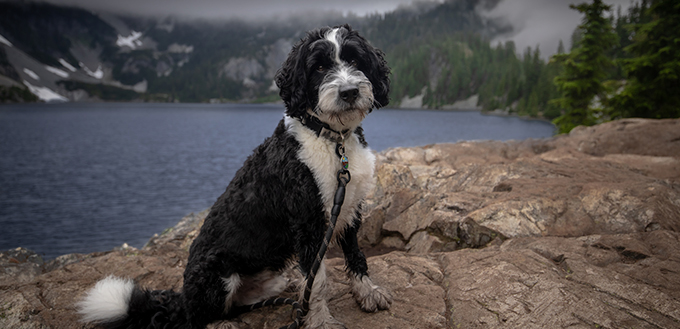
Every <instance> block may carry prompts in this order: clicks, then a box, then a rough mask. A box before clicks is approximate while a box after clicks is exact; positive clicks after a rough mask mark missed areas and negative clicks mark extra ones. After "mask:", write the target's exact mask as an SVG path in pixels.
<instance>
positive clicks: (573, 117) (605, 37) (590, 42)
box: [553, 0, 617, 133]
mask: <svg viewBox="0 0 680 329" xmlns="http://www.w3.org/2000/svg"><path fill="white" fill-rule="evenodd" d="M569 7H570V8H572V9H575V10H577V11H579V12H580V13H583V14H584V17H583V20H582V23H581V25H579V27H578V29H579V31H580V32H581V33H580V34H581V39H580V40H579V42H578V43H577V44H576V45H575V46H574V45H572V46H574V47H573V48H572V50H571V52H570V53H567V54H557V55H555V56H553V60H554V61H556V62H559V63H561V64H562V66H563V71H562V74H561V75H559V76H557V77H556V78H555V80H554V83H555V85H556V86H557V88H558V89H559V91H560V92H561V94H562V97H561V98H558V99H555V100H554V101H553V103H554V104H557V105H558V106H560V107H561V108H562V109H563V113H562V115H561V116H559V117H557V118H556V119H555V120H553V123H554V124H555V125H556V126H557V128H558V131H559V132H560V133H568V132H569V131H571V130H572V129H573V128H574V127H576V126H579V125H593V124H595V123H596V122H597V117H596V116H595V115H594V113H593V111H592V110H591V109H590V104H591V102H592V100H593V98H594V97H595V96H600V99H605V98H606V97H605V96H604V91H605V88H604V86H603V85H602V80H603V79H605V78H606V77H607V68H608V67H611V66H612V65H613V64H612V60H611V59H610V58H608V57H607V53H608V52H609V51H610V50H611V48H612V47H614V46H615V45H616V44H617V36H616V34H615V33H614V31H613V28H612V26H611V21H610V20H609V19H608V18H606V17H604V13H605V12H607V11H609V10H610V9H611V6H609V5H606V4H604V3H603V2H602V0H593V3H592V4H587V3H582V4H579V5H570V6H569Z"/></svg>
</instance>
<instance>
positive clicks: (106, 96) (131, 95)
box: [58, 81, 140, 101]
mask: <svg viewBox="0 0 680 329" xmlns="http://www.w3.org/2000/svg"><path fill="white" fill-rule="evenodd" d="M58 84H60V85H62V86H63V87H64V88H66V90H68V91H74V90H78V89H82V90H85V91H86V92H87V93H88V94H90V95H91V96H93V97H99V99H101V100H105V101H132V100H135V99H139V98H140V95H139V94H138V93H136V92H134V91H132V90H127V89H121V88H117V87H113V86H107V85H103V84H91V83H84V82H78V81H59V82H58Z"/></svg>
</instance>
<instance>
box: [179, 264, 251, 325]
mask: <svg viewBox="0 0 680 329" xmlns="http://www.w3.org/2000/svg"><path fill="white" fill-rule="evenodd" d="M238 278H239V277H238V275H225V276H224V277H220V273H219V271H216V270H215V268H213V267H211V266H210V265H209V263H206V262H203V263H199V262H196V263H194V264H192V263H189V264H188V265H187V268H186V270H185V271H184V288H183V291H182V297H183V298H184V307H185V309H186V312H187V318H188V320H189V322H190V323H191V328H205V327H206V325H208V324H209V323H212V322H215V321H217V320H219V319H221V318H223V316H224V314H225V313H226V309H227V307H230V306H231V303H232V299H233V293H234V290H236V289H238V286H239V283H238ZM229 289H231V290H230V291H228V290H229ZM227 303H228V304H229V305H227Z"/></svg>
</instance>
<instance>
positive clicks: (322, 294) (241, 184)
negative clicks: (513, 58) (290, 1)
mask: <svg viewBox="0 0 680 329" xmlns="http://www.w3.org/2000/svg"><path fill="white" fill-rule="evenodd" d="M388 75H389V68H388V67H387V63H386V62H385V60H384V58H383V53H382V52H381V51H380V50H378V49H376V48H374V47H373V46H371V45H370V44H369V43H368V42H367V41H366V39H364V38H363V37H362V36H360V35H359V34H358V33H357V32H356V31H354V30H352V29H351V27H349V26H348V25H345V26H339V27H334V28H321V29H317V30H314V31H311V32H309V33H308V34H307V36H306V37H305V38H304V39H302V40H301V41H300V42H298V43H297V44H296V45H295V46H294V47H293V50H292V51H291V53H290V55H289V57H288V59H287V60H286V61H285V62H284V64H283V66H282V68H281V69H280V70H279V72H278V73H277V76H276V84H277V85H278V87H279V88H280V95H281V98H282V99H283V101H284V103H285V105H286V112H285V115H284V118H283V119H282V120H281V122H279V124H278V126H277V127H276V130H275V131H274V134H273V135H272V136H271V137H269V138H267V139H266V140H265V141H264V143H263V144H262V145H260V146H259V147H258V148H256V149H255V151H254V153H253V154H252V155H251V156H250V157H249V158H248V159H247V160H246V161H245V163H244V165H243V167H242V168H241V169H240V170H239V171H238V172H237V173H236V175H235V177H234V179H233V180H232V181H231V183H230V184H229V186H228V187H227V190H226V192H224V194H222V196H220V197H219V199H218V200H217V202H216V203H215V205H213V207H212V209H211V210H210V213H209V215H208V216H207V218H206V220H205V223H204V225H203V227H202V228H201V232H200V234H199V236H198V237H197V238H196V240H195V241H194V242H193V244H192V245H191V250H190V255H189V260H188V263H187V266H186V269H185V272H184V287H183V291H182V292H181V293H177V292H172V291H148V290H145V289H141V288H139V287H137V286H135V284H134V283H133V282H132V281H130V280H126V279H120V278H115V277H108V278H106V279H103V280H102V281H99V282H98V283H97V284H96V286H95V287H94V288H92V289H91V290H90V291H89V292H88V293H87V295H86V296H85V297H84V299H83V300H82V301H81V302H80V303H79V304H78V306H79V312H80V313H81V315H82V316H83V320H84V321H86V322H97V323H99V324H102V325H104V326H106V327H114V328H204V327H205V326H206V325H208V324H210V323H212V322H215V321H217V320H220V319H223V318H224V317H225V314H226V313H228V311H229V310H230V308H232V306H238V305H249V304H252V303H255V302H258V301H261V300H264V299H266V298H269V297H272V296H276V295H278V294H279V293H281V292H282V291H283V290H284V289H285V288H286V286H287V281H286V280H285V279H284V278H283V277H282V276H281V274H282V272H283V271H284V270H285V269H286V268H288V267H289V266H290V264H291V263H292V262H293V261H295V260H297V261H298V262H299V269H300V270H301V272H302V274H303V275H306V274H307V273H308V272H309V271H310V269H311V267H312V264H313V263H314V261H315V257H316V255H317V252H318V250H319V247H320V245H321V244H322V240H323V239H324V235H325V231H326V228H327V225H328V220H329V217H330V211H331V207H332V206H333V198H334V194H335V190H336V187H337V184H338V182H337V178H336V173H337V172H338V170H339V169H340V168H341V165H342V164H341V161H340V159H339V157H338V155H337V151H336V147H337V145H338V144H344V149H345V155H346V156H347V158H348V159H349V171H350V173H351V181H350V183H349V184H348V185H347V187H346V192H345V201H344V206H343V207H342V211H341V213H340V215H339V216H338V220H337V224H336V228H335V231H334V234H333V241H332V243H333V244H339V245H340V246H341V247H342V251H343V252H344V255H345V260H346V268H347V271H348V275H349V278H350V281H351V287H352V292H353V295H354V298H355V299H356V301H357V303H359V305H360V307H361V309H362V310H364V311H367V312H374V311H377V310H382V309H388V308H389V307H390V304H391V303H392V297H391V295H390V293H389V292H388V291H386V290H385V289H383V288H381V287H379V286H377V285H375V284H374V283H373V282H372V281H371V279H370V278H369V277H368V268H367V265H366V259H365V257H364V255H363V253H362V252H361V251H360V250H359V246H358V244H357V236H356V235H357V230H358V229H359V226H360V224H361V214H360V209H361V203H362V201H363V198H364V197H365V196H366V194H367V193H368V192H369V191H370V190H371V188H372V187H373V186H374V181H373V171H374V162H375V157H374V155H373V154H372V153H371V151H370V149H369V148H368V146H367V144H366V141H365V139H364V135H363V130H362V128H361V126H360V124H361V122H362V120H363V119H364V117H365V116H366V115H367V114H368V113H370V112H371V110H372V109H373V108H378V107H382V106H385V105H387V103H388V92H389V77H388ZM325 272H326V269H325V267H324V266H323V262H322V263H321V267H320V268H319V271H318V272H317V275H316V279H315V281H314V284H313V287H312V293H311V300H310V310H309V313H308V314H307V316H306V317H305V327H306V328H342V327H344V326H343V325H342V324H341V323H340V322H338V321H337V320H335V319H334V318H333V317H332V316H331V314H330V313H329V310H328V307H327V303H326V299H327V296H326V295H327V280H326V273H325ZM305 285H306V284H305V283H303V284H301V287H305Z"/></svg>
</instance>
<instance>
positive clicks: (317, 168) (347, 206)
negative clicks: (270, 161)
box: [286, 117, 375, 235]
mask: <svg viewBox="0 0 680 329" xmlns="http://www.w3.org/2000/svg"><path fill="white" fill-rule="evenodd" d="M286 125H287V126H288V127H289V131H290V132H292V133H293V134H294V135H295V138H296V139H297V140H298V142H299V143H300V150H299V151H298V154H297V156H298V159H299V160H300V161H302V162H303V163H304V164H306V165H307V167H309V169H310V170H311V171H312V174H313V175H314V180H315V181H316V184H317V186H318V187H319V193H320V194H321V195H320V196H321V199H322V200H323V203H324V208H325V210H326V217H327V218H329V217H330V211H331V208H332V207H333V200H334V196H335V192H336V190H337V187H338V180H337V173H338V171H339V170H340V168H341V166H342V163H341V160H340V158H339V157H338V156H337V154H336V152H335V147H336V144H335V143H333V142H331V141H328V140H326V139H324V138H318V137H317V136H316V135H315V134H314V133H313V132H312V131H311V130H309V129H306V128H305V127H303V126H302V124H300V122H299V121H297V120H294V119H291V118H289V117H286ZM345 155H346V156H347V159H348V160H349V172H350V175H351V180H350V182H349V183H348V184H347V187H346V189H345V201H344V203H343V206H342V210H341V212H340V216H338V221H337V223H336V229H335V234H337V233H338V232H343V231H344V230H345V227H346V226H347V225H349V224H351V222H352V219H353V218H354V214H355V213H356V211H357V210H358V209H359V205H360V203H361V201H362V200H363V199H364V197H366V195H367V194H368V193H369V192H370V191H371V189H372V188H373V186H374V184H375V183H374V181H373V172H374V166H375V156H374V155H373V153H371V151H370V149H368V148H364V147H363V146H362V145H361V143H360V142H359V140H358V138H357V136H356V135H351V136H349V137H348V138H347V139H346V140H345ZM335 234H334V235H335Z"/></svg>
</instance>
